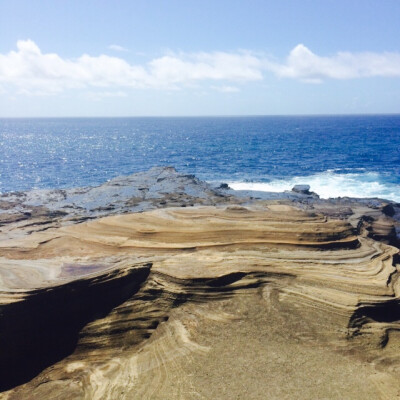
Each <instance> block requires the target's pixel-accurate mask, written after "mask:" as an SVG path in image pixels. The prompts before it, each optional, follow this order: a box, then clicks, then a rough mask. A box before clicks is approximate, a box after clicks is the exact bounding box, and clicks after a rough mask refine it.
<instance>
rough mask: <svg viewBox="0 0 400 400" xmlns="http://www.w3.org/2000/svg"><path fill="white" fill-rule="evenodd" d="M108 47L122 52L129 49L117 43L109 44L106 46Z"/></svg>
mask: <svg viewBox="0 0 400 400" xmlns="http://www.w3.org/2000/svg"><path fill="white" fill-rule="evenodd" d="M108 48H109V49H110V50H114V51H122V52H128V51H129V50H128V49H126V48H125V47H122V46H120V45H119V44H110V45H109V46H108Z"/></svg>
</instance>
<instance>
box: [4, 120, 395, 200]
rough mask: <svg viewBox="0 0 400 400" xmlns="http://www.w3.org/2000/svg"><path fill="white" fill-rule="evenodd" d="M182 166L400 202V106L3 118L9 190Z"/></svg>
mask: <svg viewBox="0 0 400 400" xmlns="http://www.w3.org/2000/svg"><path fill="white" fill-rule="evenodd" d="M164 165H165V166H167V165H168V166H174V167H175V168H176V169H177V170H178V171H179V172H183V173H189V174H194V175H196V176H197V177H198V178H200V179H203V180H206V181H209V182H226V183H228V184H229V185H230V186H231V187H232V188H234V189H255V190H261V191H283V190H290V189H291V187H293V185H295V184H300V183H301V184H309V185H310V186H311V190H312V191H314V192H316V193H318V194H319V195H320V196H321V197H323V198H328V197H338V196H352V197H381V198H385V199H389V200H394V201H397V202H400V115H375V116H374V115H371V116H358V115H353V116H275V117H274V116H260V117H187V118H185V117H179V118H178V117H176V118H175V117H171V118H169V117H168V118H167V117H166V118H158V117H157V118H156V117H149V118H51V119H50V118H49V119H45V118H43V119H42V118H37V119H0V192H2V193H4V192H10V191H22V190H29V189H33V188H69V187H80V186H88V185H98V184H101V183H103V182H105V181H107V180H109V179H111V178H113V177H115V176H118V175H128V174H131V173H134V172H138V171H144V170H147V169H149V168H151V167H153V166H164Z"/></svg>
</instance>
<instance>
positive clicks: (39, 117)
mask: <svg viewBox="0 0 400 400" xmlns="http://www.w3.org/2000/svg"><path fill="white" fill-rule="evenodd" d="M397 115H400V112H388V113H385V112H382V113H379V112H378V113H337V114H335V113H315V114H204V115H113V116H107V115H106V116H94V115H86V116H78V115H77V116H73V115H65V116H62V115H60V116H20V117H7V116H0V119H59V118H65V119H79V118H82V119H84V118H85V119H94V118H102V119H108V118H246V117H346V116H349V117H350V116H397Z"/></svg>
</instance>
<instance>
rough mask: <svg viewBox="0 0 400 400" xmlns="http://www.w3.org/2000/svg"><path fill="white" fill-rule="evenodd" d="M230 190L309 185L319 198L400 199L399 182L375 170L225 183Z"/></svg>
mask: <svg viewBox="0 0 400 400" xmlns="http://www.w3.org/2000/svg"><path fill="white" fill-rule="evenodd" d="M228 184H229V186H230V187H231V188H232V189H234V190H257V191H262V192H283V191H285V190H291V189H292V187H293V186H294V185H301V184H307V185H310V187H311V189H310V190H311V191H313V192H315V193H317V194H318V195H319V196H320V197H322V198H324V199H327V198H329V197H345V196H348V197H364V198H365V197H379V198H382V199H387V200H392V201H396V202H400V185H399V184H395V183H393V182H389V181H388V179H387V178H385V177H384V176H383V175H381V174H379V173H377V172H364V173H347V174H343V173H337V172H335V171H334V170H328V171H325V172H321V173H318V174H315V175H310V176H296V177H291V178H288V179H277V180H272V181H270V182H237V181H236V182H228Z"/></svg>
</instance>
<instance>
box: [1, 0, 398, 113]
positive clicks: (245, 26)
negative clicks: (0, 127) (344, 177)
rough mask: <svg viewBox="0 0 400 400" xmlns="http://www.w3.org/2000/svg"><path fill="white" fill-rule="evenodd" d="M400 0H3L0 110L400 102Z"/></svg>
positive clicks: (312, 108)
mask: <svg viewBox="0 0 400 400" xmlns="http://www.w3.org/2000/svg"><path fill="white" fill-rule="evenodd" d="M399 21H400V1H398V0H376V1H368V0H359V1H355V0H353V1H351V0H347V1H342V0H335V1H330V0H319V1H316V0H313V1H307V0H302V1H299V0H298V1H294V0H292V1H288V0H286V1H285V0H281V1H267V0H265V1H258V0H254V1H251V0H247V1H235V0H230V1H225V0H219V1H218V0H214V1H208V0H203V1H199V0H198V1H192V0H186V1H184V0H180V1H174V0H169V1H167V0H164V1H161V0H159V1H157V0H154V1H149V0H147V1H135V0H131V1H120V0H114V1H111V0H109V1H104V0H97V1H89V0H85V1H75V0H68V1H67V0H65V1H62V0H58V1H55V0H52V1H47V0H42V1H35V0H30V1H27V0H25V1H21V0H12V1H10V0H0V117H22V116H33V117H34V116H141V115H145V116H147V115H162V116H164V115H165V116H168V115H260V114H267V115H268V114H342V113H398V112H400V28H399V26H400V24H399Z"/></svg>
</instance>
